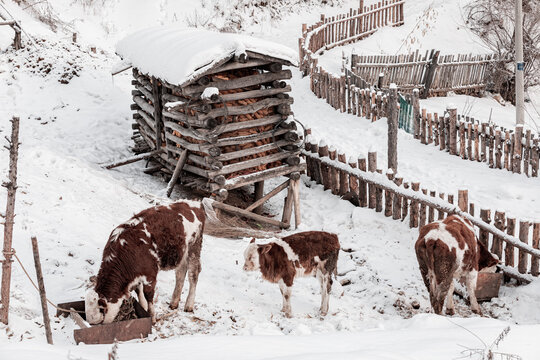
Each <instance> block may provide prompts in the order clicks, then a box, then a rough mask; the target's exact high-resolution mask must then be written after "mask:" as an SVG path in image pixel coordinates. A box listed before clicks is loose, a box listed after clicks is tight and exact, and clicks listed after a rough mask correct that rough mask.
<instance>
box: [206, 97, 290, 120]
mask: <svg viewBox="0 0 540 360" xmlns="http://www.w3.org/2000/svg"><path fill="white" fill-rule="evenodd" d="M292 103H294V99H293V98H288V99H278V98H266V99H263V100H259V101H257V102H255V103H253V104H249V105H242V106H227V107H221V108H216V109H212V110H211V111H210V112H209V113H208V114H202V115H200V116H199V119H200V120H201V121H204V120H207V119H214V118H217V117H220V116H234V115H246V114H253V113H255V112H257V111H259V110H263V109H268V108H269V107H272V106H279V105H291V104H292ZM285 115H288V114H285Z"/></svg>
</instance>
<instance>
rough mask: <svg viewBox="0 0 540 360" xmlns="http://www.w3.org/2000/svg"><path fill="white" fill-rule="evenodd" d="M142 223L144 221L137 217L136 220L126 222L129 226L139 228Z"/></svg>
mask: <svg viewBox="0 0 540 360" xmlns="http://www.w3.org/2000/svg"><path fill="white" fill-rule="evenodd" d="M141 221H142V219H141V218H139V217H136V218H131V219H129V220H128V221H126V222H125V224H126V225H129V226H137V225H139V224H140V223H141Z"/></svg>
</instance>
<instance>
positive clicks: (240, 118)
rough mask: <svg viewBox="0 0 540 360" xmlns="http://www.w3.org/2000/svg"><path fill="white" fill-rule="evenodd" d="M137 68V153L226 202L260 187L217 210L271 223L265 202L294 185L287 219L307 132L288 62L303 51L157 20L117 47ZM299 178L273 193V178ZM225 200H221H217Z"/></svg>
mask: <svg viewBox="0 0 540 360" xmlns="http://www.w3.org/2000/svg"><path fill="white" fill-rule="evenodd" d="M117 54H118V55H119V56H120V57H122V58H123V60H124V62H128V63H130V64H131V66H132V68H133V69H132V70H133V80H132V84H133V85H134V87H135V89H134V90H133V92H132V95H133V104H132V105H131V109H132V110H133V111H134V114H133V118H134V120H135V123H134V124H133V129H134V136H133V139H134V140H135V143H136V145H135V147H134V150H135V152H137V153H139V154H141V157H142V158H152V159H154V160H155V161H158V162H159V163H160V164H161V165H162V168H161V169H160V170H162V171H165V172H168V173H169V174H170V175H171V181H170V183H169V189H168V194H169V195H170V192H171V191H172V187H173V186H174V184H175V183H177V182H181V183H182V184H184V185H186V186H189V187H192V188H196V189H198V190H201V191H204V192H205V193H207V194H209V195H211V196H212V197H213V198H214V199H216V200H218V201H220V202H223V201H225V200H226V198H227V196H228V191H230V190H233V189H236V188H239V187H242V186H245V185H250V184H254V185H255V191H254V192H255V194H254V200H253V201H254V203H253V204H251V206H249V207H247V208H246V209H238V208H232V207H231V206H230V205H225V204H222V203H219V204H216V203H215V207H219V206H221V207H223V208H224V210H228V211H230V212H233V213H234V212H236V213H237V214H239V215H242V216H247V217H250V216H251V217H252V218H255V219H256V220H260V221H264V220H265V219H262V218H263V217H262V216H260V215H257V214H258V213H260V211H261V210H262V207H261V205H262V204H263V203H264V202H265V201H266V200H268V199H269V198H270V197H272V196H273V195H275V194H277V193H279V191H281V190H284V189H286V188H288V191H289V192H288V196H287V201H286V202H285V207H284V214H283V218H282V220H281V221H277V220H271V219H267V220H268V221H266V222H270V223H272V224H274V225H278V226H280V227H288V226H289V223H290V219H291V213H292V208H294V209H295V210H297V212H295V218H298V219H296V222H297V223H299V209H297V208H298V206H299V205H298V204H296V203H295V201H294V200H295V199H296V200H297V201H298V190H299V180H298V179H299V177H300V172H301V171H303V170H304V169H305V163H304V162H302V161H301V159H300V156H299V155H300V146H301V143H302V135H301V134H299V132H298V131H297V130H299V129H297V124H296V122H295V121H294V120H293V117H292V112H291V104H292V103H293V99H292V98H291V97H290V96H289V94H288V93H289V92H290V91H291V87H290V85H288V84H287V83H286V80H287V79H290V78H291V76H292V75H291V71H290V70H288V69H285V67H287V66H296V65H297V60H296V59H297V54H296V52H294V51H293V50H290V49H289V48H286V47H284V46H282V45H280V44H275V43H271V42H267V41H264V40H261V39H255V38H251V37H247V36H242V35H236V34H224V33H216V32H211V31H206V30H185V29H181V28H177V27H174V26H163V27H155V28H150V29H147V30H143V31H139V32H137V33H134V34H132V35H130V36H128V37H127V38H125V39H124V40H122V41H120V42H119V44H118V45H117ZM278 176H287V177H288V178H289V179H288V180H287V181H285V182H284V183H283V184H282V185H280V186H278V187H277V188H276V189H274V190H272V191H270V192H269V193H268V194H266V195H264V181H265V180H268V179H270V178H274V177H278ZM216 205H217V206H216Z"/></svg>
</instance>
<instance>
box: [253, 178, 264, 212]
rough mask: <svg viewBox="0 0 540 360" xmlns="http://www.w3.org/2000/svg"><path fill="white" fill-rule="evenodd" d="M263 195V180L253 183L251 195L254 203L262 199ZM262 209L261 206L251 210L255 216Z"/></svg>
mask: <svg viewBox="0 0 540 360" xmlns="http://www.w3.org/2000/svg"><path fill="white" fill-rule="evenodd" d="M263 194H264V180H261V181H257V182H256V183H255V192H254V194H253V200H254V201H255V202H256V201H257V200H260V199H261V198H262V197H263ZM262 210H263V207H262V205H261V206H259V207H257V208H255V209H253V212H254V213H255V214H260V213H262Z"/></svg>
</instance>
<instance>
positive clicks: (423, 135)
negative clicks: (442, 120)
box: [420, 109, 427, 145]
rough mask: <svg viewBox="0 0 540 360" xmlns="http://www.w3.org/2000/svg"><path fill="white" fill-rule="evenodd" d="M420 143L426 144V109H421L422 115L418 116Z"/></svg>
mask: <svg viewBox="0 0 540 360" xmlns="http://www.w3.org/2000/svg"><path fill="white" fill-rule="evenodd" d="M420 143H422V144H424V145H426V144H427V141H426V109H422V116H421V118H420Z"/></svg>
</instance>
